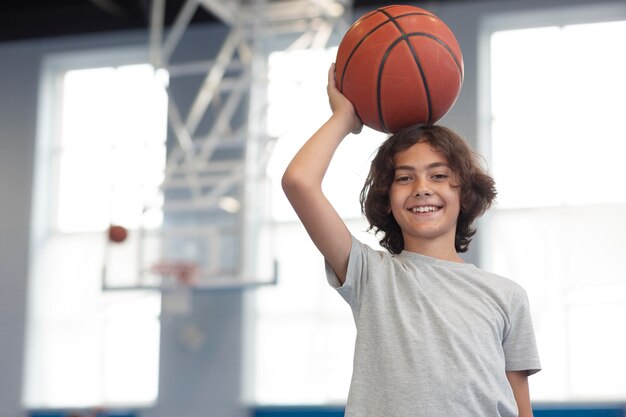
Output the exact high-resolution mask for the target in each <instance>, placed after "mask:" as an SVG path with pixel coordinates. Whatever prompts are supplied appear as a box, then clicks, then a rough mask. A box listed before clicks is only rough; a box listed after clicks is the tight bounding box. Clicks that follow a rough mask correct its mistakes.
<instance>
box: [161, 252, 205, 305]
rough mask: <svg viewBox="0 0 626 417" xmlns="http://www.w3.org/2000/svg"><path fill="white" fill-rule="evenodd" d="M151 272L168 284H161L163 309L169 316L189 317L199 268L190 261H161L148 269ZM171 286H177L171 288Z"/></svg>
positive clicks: (198, 276)
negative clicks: (168, 279)
mask: <svg viewBox="0 0 626 417" xmlns="http://www.w3.org/2000/svg"><path fill="white" fill-rule="evenodd" d="M150 270H151V272H152V273H154V274H158V275H160V276H161V277H162V278H165V279H167V278H170V282H167V281H166V282H162V283H161V286H162V288H163V289H164V290H167V291H164V292H163V293H162V296H163V303H162V305H163V309H164V310H165V311H167V312H168V313H170V314H175V315H184V316H187V315H190V314H191V312H192V293H191V289H192V287H193V286H194V285H195V284H196V283H197V282H198V279H199V278H200V267H199V266H198V264H196V263H194V262H191V261H162V262H157V263H156V264H154V265H152V267H151V268H150ZM171 284H177V285H174V286H172V285H171Z"/></svg>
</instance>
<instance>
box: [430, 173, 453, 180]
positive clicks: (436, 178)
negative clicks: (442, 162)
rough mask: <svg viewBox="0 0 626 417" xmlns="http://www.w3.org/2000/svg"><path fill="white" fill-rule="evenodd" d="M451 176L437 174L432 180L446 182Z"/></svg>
mask: <svg viewBox="0 0 626 417" xmlns="http://www.w3.org/2000/svg"><path fill="white" fill-rule="evenodd" d="M448 177H449V175H447V174H435V175H433V176H432V178H433V179H434V180H436V181H444V180H446V179H448Z"/></svg>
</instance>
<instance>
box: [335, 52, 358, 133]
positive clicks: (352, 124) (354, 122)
mask: <svg viewBox="0 0 626 417" xmlns="http://www.w3.org/2000/svg"><path fill="white" fill-rule="evenodd" d="M326 90H327V92H328V101H329V102H330V109H331V110H332V111H333V116H334V117H338V118H341V119H342V120H344V121H345V122H346V123H347V124H348V126H349V131H350V132H351V133H354V134H357V133H360V132H361V130H362V129H363V122H361V119H359V117H358V116H357V114H356V111H355V110H354V106H353V105H352V103H351V102H350V100H348V99H347V98H346V96H344V95H343V94H341V91H339V89H337V83H336V81H335V64H332V65H331V66H330V69H329V70H328V86H327V87H326Z"/></svg>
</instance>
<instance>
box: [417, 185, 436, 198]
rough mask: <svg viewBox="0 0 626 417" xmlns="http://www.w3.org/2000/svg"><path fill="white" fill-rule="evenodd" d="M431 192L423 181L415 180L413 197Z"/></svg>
mask: <svg viewBox="0 0 626 417" xmlns="http://www.w3.org/2000/svg"><path fill="white" fill-rule="evenodd" d="M432 194H433V193H432V191H431V190H430V189H429V188H428V186H427V185H426V182H425V181H417V182H416V183H415V190H414V197H424V196H430V195H432Z"/></svg>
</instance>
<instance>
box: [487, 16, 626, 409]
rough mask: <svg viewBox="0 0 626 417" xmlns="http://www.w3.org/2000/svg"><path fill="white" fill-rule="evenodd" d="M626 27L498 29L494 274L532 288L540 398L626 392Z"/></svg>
mask: <svg viewBox="0 0 626 417" xmlns="http://www.w3.org/2000/svg"><path fill="white" fill-rule="evenodd" d="M624 39H626V21H612V22H603V23H590V24H570V25H564V26H547V27H537V28H529V29H518V30H504V31H496V32H493V33H492V34H491V38H490V73H491V74H490V75H491V82H490V91H491V97H490V103H491V114H490V116H491V119H490V120H491V121H490V123H491V125H490V129H489V130H490V141H491V142H490V151H489V153H490V154H491V160H492V163H491V166H492V168H493V174H494V176H495V179H496V184H497V186H498V189H499V195H498V203H497V206H496V208H495V209H494V210H492V211H491V214H490V217H489V227H488V230H489V231H490V232H489V238H488V239H487V241H486V242H485V244H484V245H483V246H484V247H483V253H484V255H485V256H484V257H485V261H486V264H485V265H484V266H485V267H486V268H487V269H491V270H493V271H494V272H496V273H499V274H501V275H504V276H507V277H510V278H512V279H514V280H516V281H518V282H520V283H521V284H522V286H524V287H525V288H526V289H527V290H528V292H529V296H530V300H531V307H532V310H533V315H534V323H535V329H536V333H537V337H538V344H539V350H540V355H541V359H542V363H543V366H544V370H543V371H542V372H541V373H539V374H537V376H533V378H532V381H531V382H532V383H531V390H532V398H533V399H534V400H547V401H558V400H568V401H570V400H577V401H585V400H615V399H623V398H624V396H626V386H625V385H624V384H623V383H621V382H620V375H623V374H624V373H625V372H626V362H625V361H624V360H623V352H625V351H626V335H625V334H624V332H623V331H620V330H618V329H621V328H623V324H624V322H625V321H626V257H624V253H626V241H625V240H624V238H623V235H624V230H626V221H625V219H624V213H625V212H626V188H625V187H624V186H623V179H624V178H626V165H625V164H624V162H623V155H624V153H625V152H626V125H624V122H623V119H624V104H623V102H624V97H625V96H626V79H625V78H624V74H625V73H626V55H624V54H622V53H616V51H621V50H622V49H623V40H624Z"/></svg>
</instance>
